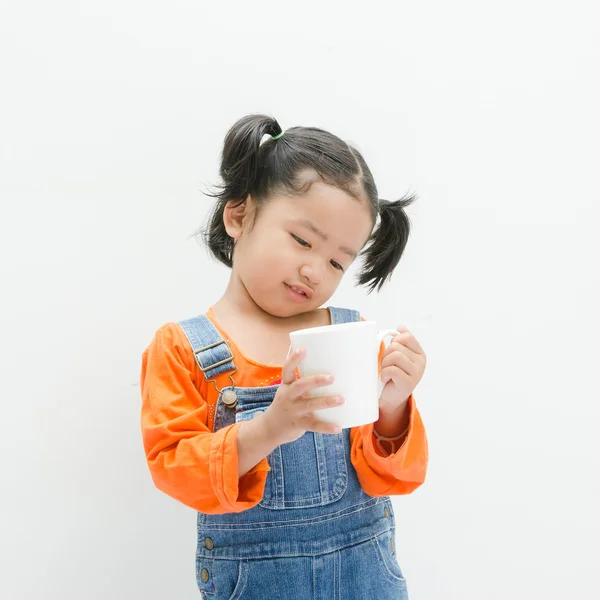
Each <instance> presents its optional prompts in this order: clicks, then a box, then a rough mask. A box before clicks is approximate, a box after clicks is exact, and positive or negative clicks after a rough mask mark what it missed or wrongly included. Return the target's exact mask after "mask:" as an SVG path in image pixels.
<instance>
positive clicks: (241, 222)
mask: <svg viewBox="0 0 600 600" xmlns="http://www.w3.org/2000/svg"><path fill="white" fill-rule="evenodd" d="M254 207H255V203H254V200H253V198H252V196H251V195H250V194H248V196H247V198H246V199H245V200H243V201H242V202H240V201H239V200H230V201H229V202H228V203H227V204H226V205H225V209H224V210H223V224H224V225H225V231H227V235H228V236H229V237H230V238H233V239H234V240H237V239H239V238H240V237H241V236H242V233H244V231H245V230H246V229H247V228H248V223H249V222H250V220H251V216H252V214H253V213H254Z"/></svg>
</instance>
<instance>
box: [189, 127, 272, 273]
mask: <svg viewBox="0 0 600 600" xmlns="http://www.w3.org/2000/svg"><path fill="white" fill-rule="evenodd" d="M281 132H282V129H281V127H280V125H279V123H278V122H277V121H276V120H275V119H273V118H272V117H268V116H266V115H248V116H246V117H243V118H241V119H240V120H239V121H237V122H236V123H235V124H234V125H233V127H231V129H230V130H229V131H228V132H227V135H226V136H225V141H224V143H223V151H222V153H221V166H220V170H219V172H220V175H221V179H222V180H223V183H222V184H221V185H220V186H219V191H218V192H217V193H215V194H207V195H208V196H212V197H215V198H217V199H218V200H217V202H216V203H215V206H214V208H213V210H212V213H211V215H210V217H209V219H208V222H207V225H206V227H204V228H203V229H202V230H201V231H200V234H201V236H202V237H203V239H204V242H205V244H206V245H207V246H208V249H209V251H210V252H211V253H212V255H213V256H214V257H215V258H216V259H217V260H219V261H221V262H222V263H223V264H225V265H227V266H228V267H231V266H232V256H233V240H232V239H231V237H229V235H228V234H227V231H226V230H225V224H224V223H223V212H224V211H225V206H226V205H227V203H228V202H230V201H231V200H237V201H239V204H242V203H243V202H245V200H246V198H247V197H248V194H250V193H251V192H254V190H255V188H256V185H257V180H258V179H259V174H260V173H259V171H260V168H261V160H262V153H261V142H262V139H263V137H264V136H265V134H266V135H271V136H276V135H278V134H280V133H281Z"/></svg>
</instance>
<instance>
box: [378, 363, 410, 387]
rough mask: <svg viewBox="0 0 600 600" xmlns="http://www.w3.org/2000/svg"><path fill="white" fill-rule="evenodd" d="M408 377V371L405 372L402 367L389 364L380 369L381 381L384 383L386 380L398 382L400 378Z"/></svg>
mask: <svg viewBox="0 0 600 600" xmlns="http://www.w3.org/2000/svg"><path fill="white" fill-rule="evenodd" d="M409 377H410V373H407V372H406V371H405V370H404V369H401V368H400V367H397V366H396V365H391V366H389V367H385V368H384V369H381V382H382V383H384V384H386V383H387V382H388V381H391V380H393V381H394V383H399V382H400V381H401V380H406V378H409Z"/></svg>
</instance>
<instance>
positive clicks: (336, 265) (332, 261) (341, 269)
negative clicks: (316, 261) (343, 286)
mask: <svg viewBox="0 0 600 600" xmlns="http://www.w3.org/2000/svg"><path fill="white" fill-rule="evenodd" d="M329 262H330V263H331V266H332V267H334V268H335V269H338V270H340V271H343V270H344V267H342V265H340V263H339V262H336V261H335V260H331V261H329Z"/></svg>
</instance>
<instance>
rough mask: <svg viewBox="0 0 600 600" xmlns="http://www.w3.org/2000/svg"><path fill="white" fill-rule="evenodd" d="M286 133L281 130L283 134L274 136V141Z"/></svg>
mask: <svg viewBox="0 0 600 600" xmlns="http://www.w3.org/2000/svg"><path fill="white" fill-rule="evenodd" d="M284 133H285V131H283V129H282V130H281V133H278V134H277V135H274V136H273V139H274V140H278V139H279V138H280V137H281V136H282V135H283V134H284Z"/></svg>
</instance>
